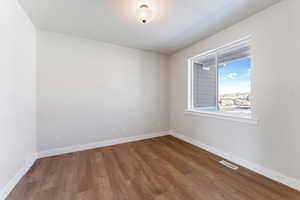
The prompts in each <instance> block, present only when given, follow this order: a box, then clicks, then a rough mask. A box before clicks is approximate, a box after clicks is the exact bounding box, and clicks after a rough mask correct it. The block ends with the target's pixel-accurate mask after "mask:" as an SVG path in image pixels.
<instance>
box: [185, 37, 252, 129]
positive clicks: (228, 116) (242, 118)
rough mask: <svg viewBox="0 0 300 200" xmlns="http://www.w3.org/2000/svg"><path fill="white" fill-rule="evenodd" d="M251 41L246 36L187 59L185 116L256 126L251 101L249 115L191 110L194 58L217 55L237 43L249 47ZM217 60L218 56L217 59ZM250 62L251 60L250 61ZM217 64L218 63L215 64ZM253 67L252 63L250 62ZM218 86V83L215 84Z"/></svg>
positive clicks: (250, 38)
mask: <svg viewBox="0 0 300 200" xmlns="http://www.w3.org/2000/svg"><path fill="white" fill-rule="evenodd" d="M251 41H252V37H251V36H247V37H244V38H242V39H240V40H236V41H233V42H230V43H228V44H226V45H224V46H221V47H218V48H216V49H213V50H210V51H206V52H204V53H201V54H198V55H196V56H193V57H191V58H189V59H188V84H187V85H188V88H187V89H188V90H187V91H188V92H187V97H188V98H187V110H186V111H185V113H186V114H192V115H198V116H204V117H213V118H217V119H223V120H230V121H236V122H243V123H249V124H255V125H257V124H258V118H257V117H255V116H256V115H255V109H254V104H253V101H251V106H252V107H251V114H247V115H245V114H242V113H235V114H232V113H226V112H220V111H209V110H205V107H203V109H199V110H198V109H197V110H196V109H194V108H193V105H194V104H193V99H194V98H193V81H194V80H193V69H194V68H193V62H194V59H195V58H198V57H201V56H205V55H208V54H211V53H217V52H218V51H220V50H222V49H226V48H230V47H231V46H234V45H236V44H239V43H243V42H245V43H246V42H248V43H250V45H251ZM216 59H218V56H217V58H216ZM251 60H252V59H251ZM217 63H218V62H217ZM251 63H252V64H251V65H252V66H251V68H252V67H253V62H251ZM216 73H218V70H216ZM218 79H219V75H218V74H217V78H216V81H217V82H218V81H219V80H218ZM250 79H251V93H252V91H253V90H252V88H253V87H252V84H253V83H252V80H253V78H252V76H251V77H250ZM217 85H218V83H217ZM216 92H217V101H218V86H217V91H216ZM217 106H218V103H217Z"/></svg>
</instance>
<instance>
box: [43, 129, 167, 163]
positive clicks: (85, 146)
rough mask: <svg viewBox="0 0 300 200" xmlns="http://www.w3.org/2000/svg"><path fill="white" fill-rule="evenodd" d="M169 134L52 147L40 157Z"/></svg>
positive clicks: (165, 132) (160, 133)
mask: <svg viewBox="0 0 300 200" xmlns="http://www.w3.org/2000/svg"><path fill="white" fill-rule="evenodd" d="M169 134H170V131H161V132H157V133H150V134H144V135H137V136H131V137H125V138H118V139H112V140H105V141H100V142H94V143H88V144H82V145H76V146H70V147H64V148H56V149H50V150H46V151H41V152H39V153H38V157H39V158H44V157H49V156H55V155H61V154H66V153H72V152H78V151H84V150H88V149H95V148H100V147H106V146H111V145H115V144H121V143H126V142H134V141H139V140H144V139H149V138H155V137H160V136H165V135H169Z"/></svg>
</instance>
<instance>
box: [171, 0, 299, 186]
mask: <svg viewBox="0 0 300 200" xmlns="http://www.w3.org/2000/svg"><path fill="white" fill-rule="evenodd" d="M299 9H300V1H298V0H286V1H282V2H281V3H279V4H276V5H274V6H272V7H271V8H269V9H267V10H265V11H263V12H261V13H259V14H257V15H255V16H252V17H250V18H248V19H247V20H244V21H242V22H240V23H238V24H236V25H234V26H232V27H230V28H228V29H225V30H224V31H222V32H220V33H217V34H216V35H214V36H212V37H209V38H207V39H205V40H203V41H200V42H198V43H196V44H194V45H193V46H190V47H189V48H186V49H184V50H182V51H180V52H178V53H176V54H175V55H173V56H172V57H171V60H170V100H171V105H170V106H171V108H170V127H171V130H173V131H175V132H178V133H181V134H184V135H186V136H188V137H190V138H193V139H196V140H198V141H200V142H201V143H204V144H207V145H209V146H211V147H214V148H217V149H219V150H222V151H224V152H227V153H230V154H232V155H235V156H238V157H241V158H244V159H245V160H248V161H250V162H253V163H257V164H259V165H261V166H263V167H266V168H269V169H273V170H275V171H278V172H280V173H282V174H284V175H287V176H289V177H293V178H297V179H298V180H299V179H300V172H299V169H300V160H299V155H300V147H299V141H300V134H299V133H300V131H299V130H300V129H299V113H300V106H299V99H300V90H299V85H300V79H299V74H300V66H299V65H300V64H299V60H298V58H299V55H297V54H299V52H300V40H299V35H300V23H299V19H300V12H299ZM247 35H252V37H253V41H252V58H253V72H252V76H253V79H252V93H253V95H252V97H253V102H254V105H255V109H256V114H257V116H258V118H259V120H260V123H259V125H258V126H255V125H249V124H243V123H240V122H233V121H225V120H222V119H215V118H209V117H205V116H195V115H189V114H185V113H184V111H185V109H186V108H187V59H188V58H189V57H192V56H195V55H197V54H200V53H203V52H205V51H208V50H211V49H214V48H217V47H219V46H222V45H225V44H227V43H229V42H232V41H234V40H237V39H240V38H242V37H245V36H247Z"/></svg>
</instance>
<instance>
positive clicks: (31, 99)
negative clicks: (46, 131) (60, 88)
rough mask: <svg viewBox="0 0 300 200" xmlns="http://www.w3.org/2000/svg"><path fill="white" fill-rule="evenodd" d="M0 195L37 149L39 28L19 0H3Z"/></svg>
mask: <svg viewBox="0 0 300 200" xmlns="http://www.w3.org/2000/svg"><path fill="white" fill-rule="evenodd" d="M0 27H1V31H0V55H1V56H0V110H1V112H0V198H1V195H2V194H1V192H3V190H4V189H5V188H6V187H5V186H6V185H7V184H8V182H9V181H10V180H12V178H13V177H14V176H15V175H16V173H17V172H18V171H20V170H21V169H22V168H24V165H25V160H32V157H34V155H35V152H36V135H35V55H36V54H35V28H34V26H33V25H32V23H31V21H30V20H29V18H28V17H27V16H26V14H25V13H24V12H23V10H22V8H21V7H20V6H19V5H18V3H17V2H16V1H15V0H1V1H0Z"/></svg>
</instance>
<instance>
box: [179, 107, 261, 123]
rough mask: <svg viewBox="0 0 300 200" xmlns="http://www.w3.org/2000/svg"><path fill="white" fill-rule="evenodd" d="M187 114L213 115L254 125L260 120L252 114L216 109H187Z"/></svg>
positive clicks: (213, 116)
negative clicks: (225, 111)
mask: <svg viewBox="0 0 300 200" xmlns="http://www.w3.org/2000/svg"><path fill="white" fill-rule="evenodd" d="M184 113H185V114H190V115H197V116H203V117H212V118H217V119H222V120H229V121H235V122H241V123H247V124H252V125H258V122H259V120H258V119H255V118H252V117H251V115H239V114H228V113H222V112H214V111H202V110H201V111H200V110H186V111H185V112H184Z"/></svg>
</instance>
